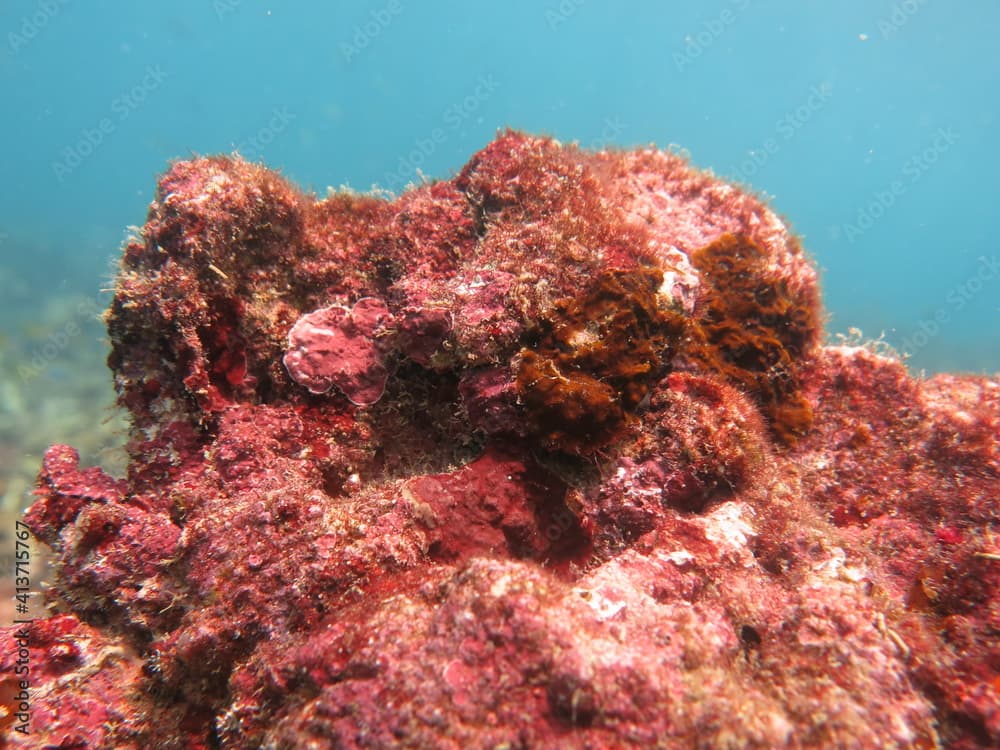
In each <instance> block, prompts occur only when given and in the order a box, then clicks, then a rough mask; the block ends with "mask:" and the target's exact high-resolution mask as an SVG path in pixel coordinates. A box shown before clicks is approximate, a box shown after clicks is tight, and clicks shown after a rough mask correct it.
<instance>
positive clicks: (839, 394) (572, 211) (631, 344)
mask: <svg viewBox="0 0 1000 750" xmlns="http://www.w3.org/2000/svg"><path fill="white" fill-rule="evenodd" d="M107 325H108V331H109V334H110V338H111V343H112V350H111V354H110V357H109V365H110V367H111V369H112V371H113V373H114V377H115V384H116V387H117V389H118V393H119V397H120V402H121V404H122V405H123V406H124V407H125V408H126V409H127V410H128V411H129V413H130V415H131V420H132V430H131V434H130V438H129V443H128V450H129V454H130V460H131V463H130V466H129V470H128V473H127V476H126V477H125V478H123V479H115V478H112V477H109V476H107V475H105V474H104V473H103V472H101V471H100V470H98V469H92V468H91V469H84V468H80V467H79V465H78V464H79V461H78V458H77V455H76V453H75V451H73V450H72V449H71V448H69V447H66V446H55V447H53V448H51V449H50V450H49V452H48V454H47V456H46V458H45V462H44V465H43V467H42V471H41V474H40V475H39V480H38V490H37V495H38V499H37V501H36V502H35V504H34V505H33V506H32V507H31V509H30V510H29V511H28V513H27V515H26V521H27V523H28V524H29V526H30V527H31V529H32V531H33V532H34V533H35V535H36V536H37V537H38V539H40V540H41V541H42V542H44V543H45V544H47V545H48V546H50V547H51V548H52V550H53V552H54V556H55V558H56V560H57V573H56V578H55V581H54V582H53V584H52V586H51V587H50V589H49V591H48V599H49V607H50V614H49V615H48V616H47V617H46V618H44V619H37V620H35V621H34V622H33V623H32V624H31V625H28V626H25V629H23V630H20V631H19V630H15V629H14V628H10V629H6V630H4V631H3V638H4V641H5V644H8V645H9V647H8V645H5V648H4V650H3V656H2V657H0V658H3V660H4V662H5V663H4V667H5V671H4V675H7V676H6V677H4V682H3V684H2V688H3V694H4V696H5V697H10V698H11V700H13V696H15V694H16V693H17V691H18V684H17V682H16V680H15V681H12V680H14V678H13V677H12V676H11V675H12V674H13V672H12V669H11V668H12V666H13V664H14V660H15V659H16V658H17V653H18V650H19V647H20V646H23V645H25V644H26V648H27V649H28V651H29V654H30V658H31V664H32V672H31V680H32V683H31V706H32V709H31V710H32V714H31V721H30V724H31V726H30V730H31V734H30V735H24V734H23V733H21V732H19V731H16V727H17V724H16V723H15V717H14V713H13V712H8V713H7V714H6V715H5V716H4V717H3V718H2V719H0V722H2V723H3V724H4V726H5V731H6V736H5V740H4V746H5V747H11V748H17V747H32V748H36V747H60V748H92V749H96V748H117V749H130V748H135V749H138V748H144V747H157V748H166V749H171V748H175V749H177V750H180V749H181V748H248V749H249V748H260V747H265V748H395V747H407V748H496V749H499V748H507V749H510V750H514V749H515V748H524V749H527V748H628V747H634V748H646V747H660V748H808V747H818V748H827V747H829V748H832V747H844V748H846V747H864V748H867V747H872V748H874V747H880V748H934V747H949V748H962V749H969V750H971V749H972V748H986V747H996V746H998V745H1000V529H998V523H1000V513H998V511H1000V439H998V436H1000V383H998V382H997V381H996V380H993V379H990V378H986V377H972V376H945V375H941V376H936V377H932V378H928V379H920V378H914V377H912V376H911V375H910V374H909V373H908V372H907V371H906V369H905V367H904V366H903V365H902V364H901V363H900V362H898V361H896V360H894V359H892V358H890V357H887V356H884V355H882V354H879V353H877V352H875V351H874V350H873V349H872V348H866V347H849V346H843V345H842V346H823V345H822V344H821V341H820V339H821V335H822V331H821V328H822V311H821V309H820V304H819V293H818V287H817V277H816V271H815V269H814V266H813V264H812V263H811V262H810V260H809V258H808V257H807V256H806V254H805V253H804V252H803V250H802V248H801V246H800V244H799V242H798V241H797V239H796V238H795V237H794V236H793V235H792V234H791V233H790V231H789V230H788V229H787V227H786V225H785V224H784V222H783V221H782V220H781V219H780V218H779V217H778V216H777V215H775V214H774V213H773V212H772V211H771V210H770V209H769V208H768V207H767V206H765V205H764V204H763V203H762V202H761V201H760V200H758V199H757V198H756V197H754V196H752V195H750V194H748V193H746V192H745V191H743V190H741V189H740V188H738V187H736V186H733V185H730V184H727V183H725V182H723V181H721V180H719V179H717V178H715V177H713V176H711V175H710V174H707V173H704V172H699V171H697V170H696V169H694V168H692V167H691V166H689V165H688V164H687V163H686V162H685V161H684V160H683V159H682V158H681V157H679V156H676V155H673V154H670V153H665V152H661V151H657V150H655V149H651V148H649V149H641V150H636V151H610V150H608V151H600V152H587V151H583V150H580V149H578V148H576V147H573V146H564V145H561V144H559V143H558V142H556V141H554V140H551V139H547V138H537V137H532V136H528V135H525V134H522V133H518V132H505V133H501V134H500V135H499V136H498V137H497V138H496V140H495V141H493V142H492V143H491V144H489V145H488V146H487V147H486V148H485V149H483V150H482V151H480V152H479V153H478V154H476V155H475V156H474V157H473V158H472V160H471V161H470V162H469V163H468V164H467V165H466V166H465V167H464V169H462V170H461V172H460V173H459V174H458V175H457V176H456V177H455V178H454V179H451V180H447V181H440V182H435V183H432V184H425V185H421V186H417V187H413V188H412V189H410V190H409V191H407V192H406V193H404V194H403V195H401V196H399V197H398V198H396V199H394V200H389V199H386V198H382V197H374V196H365V195H356V194H350V193H338V194H334V195H331V196H330V197H328V198H326V199H323V200H319V199H317V198H315V197H313V196H310V195H305V194H302V193H300V192H299V191H297V190H296V189H295V188H294V187H292V186H291V185H289V184H288V183H287V182H286V181H285V180H284V179H283V178H281V177H280V176H278V175H277V174H275V173H274V172H272V171H269V170H268V169H266V168H264V167H262V166H258V165H255V164H251V163H248V162H246V161H243V160H241V159H239V158H229V157H213V158H198V159H193V160H190V161H184V162H179V163H177V164H175V165H173V166H172V167H171V169H170V170H169V171H168V172H167V174H166V175H164V176H163V177H162V178H161V180H160V183H159V190H158V192H157V195H156V199H155V200H154V201H153V203H152V206H151V208H150V213H149V217H148V219H147V222H146V224H145V226H144V227H143V229H142V231H141V233H140V235H139V236H138V237H136V238H135V239H133V240H131V241H130V242H129V243H128V244H127V246H126V247H125V249H124V256H123V259H122V265H121V270H120V273H119V276H118V279H117V284H116V289H115V295H114V299H113V302H112V304H111V308H110V309H109V310H108V313H107Z"/></svg>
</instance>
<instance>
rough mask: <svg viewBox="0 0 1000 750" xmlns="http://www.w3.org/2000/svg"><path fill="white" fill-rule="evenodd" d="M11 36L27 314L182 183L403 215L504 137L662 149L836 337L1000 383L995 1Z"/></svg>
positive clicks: (531, 12) (48, 31)
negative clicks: (361, 198)
mask: <svg viewBox="0 0 1000 750" xmlns="http://www.w3.org/2000/svg"><path fill="white" fill-rule="evenodd" d="M328 6H336V7H328ZM0 30H2V37H0V92H2V106H3V117H2V118H0V141H2V143H3V148H2V149H0V176H2V179H0V250H2V260H0V265H3V266H6V267H7V269H8V271H10V272H11V273H16V274H20V275H21V276H22V277H23V278H26V279H28V280H29V283H30V284H33V285H36V288H37V296H38V297H43V296H44V295H49V294H57V293H59V292H58V290H59V289H60V287H59V286H58V284H57V283H53V282H59V283H62V284H63V285H65V284H67V283H71V284H76V285H78V286H81V287H83V288H88V287H90V288H93V289H95V290H96V289H97V288H99V286H100V285H101V284H102V283H104V280H105V279H106V277H107V274H108V266H109V262H110V260H109V259H113V258H114V257H115V255H116V254H117V251H118V248H119V246H120V243H121V241H122V239H123V237H124V236H125V232H126V227H128V226H129V225H136V224H141V223H142V221H143V219H144V216H145V210H146V206H147V205H148V203H149V201H150V199H151V198H152V194H153V188H154V184H155V176H156V175H157V174H158V173H159V172H161V171H162V170H163V169H164V168H165V166H166V164H167V163H168V161H169V160H171V159H176V158H183V157H186V156H188V155H191V154H195V153H198V154H204V153H212V152H229V151H232V150H233V149H237V148H238V149H239V150H241V151H242V152H243V153H244V154H245V155H246V156H248V157H250V158H253V159H258V160H264V161H266V162H267V163H268V164H270V165H272V166H274V167H277V168H280V169H281V170H282V171H283V172H284V173H285V174H287V175H288V176H290V177H291V178H292V179H293V180H295V181H297V182H299V183H300V184H302V185H304V186H306V187H308V188H311V189H314V190H316V191H319V192H323V191H325V190H326V188H327V187H328V186H335V187H336V186H340V185H350V186H352V187H354V188H356V189H362V190H367V189H369V188H370V187H372V186H373V185H379V186H382V187H386V188H389V189H393V190H398V189H399V188H400V187H402V186H403V185H404V184H405V183H406V182H407V181H409V180H413V179H417V170H418V169H419V170H420V171H421V172H422V173H424V174H425V175H427V176H429V177H435V176H440V177H446V176H448V175H451V174H453V173H454V172H455V171H456V170H458V169H459V168H460V167H461V166H462V164H463V163H464V162H465V160H466V159H467V158H468V157H469V156H470V155H471V154H472V153H473V152H474V151H475V150H476V149H478V148H480V147H481V146H483V145H484V144H485V143H486V142H487V141H489V140H490V138H491V137H492V136H493V135H494V133H495V132H496V130H497V129H498V128H501V127H505V126H512V127H517V128H522V129H526V130H529V131H533V132H540V133H548V134H552V135H555V136H556V137H558V138H560V139H562V140H566V141H570V140H577V141H579V142H580V143H581V144H584V145H594V146H599V145H604V144H612V145H620V146H628V145H635V144H647V143H651V142H655V143H656V144H658V145H661V146H668V145H670V144H676V145H678V146H679V147H681V148H683V149H685V150H686V151H687V152H689V153H690V155H691V158H692V160H693V161H694V162H695V163H696V164H698V165H699V166H703V167H710V168H712V169H713V170H715V171H716V172H717V173H720V174H723V175H728V176H732V177H734V178H737V179H740V180H742V181H743V182H745V183H747V184H749V185H751V186H752V187H753V189H755V190H757V191H759V192H761V193H764V194H767V195H770V196H773V203H774V206H775V207H776V209H777V210H778V211H779V212H780V213H781V214H783V215H784V216H786V217H787V218H788V219H789V220H790V222H791V223H792V225H793V226H794V228H795V229H796V231H797V232H799V233H800V234H802V235H803V236H804V240H805V244H806V247H807V248H808V250H809V251H810V252H811V253H812V254H813V256H814V257H815V258H816V260H817V262H818V264H819V265H820V267H821V268H822V271H823V284H824V290H825V299H826V305H827V309H828V313H829V324H828V327H829V329H830V330H831V331H841V332H844V331H847V330H848V329H849V328H851V327H859V328H861V329H862V330H863V331H864V333H865V335H866V336H869V337H877V336H879V335H880V334H882V333H883V332H884V335H885V339H886V340H887V341H888V342H889V343H891V344H895V345H896V346H897V347H898V348H901V349H905V350H908V351H909V353H910V354H912V359H911V363H912V366H913V367H914V368H915V369H920V368H926V369H928V370H930V371H935V370H943V369H965V370H973V371H982V370H987V371H995V370H998V369H1000V326H998V325H997V323H998V318H1000V265H998V264H1000V243H998V241H997V236H998V233H997V230H996V228H995V217H996V201H997V197H998V195H997V193H998V191H997V189H996V184H997V183H996V175H997V174H998V173H1000V150H998V149H997V147H996V143H997V136H998V135H1000V123H998V121H997V110H998V106H1000V55H998V54H997V53H996V52H995V49H996V37H997V32H998V30H1000V4H998V3H996V2H993V1H992V0H965V1H963V2H944V0H923V1H922V2H921V1H920V0H899V1H898V2H890V1H888V0H842V1H841V2H836V3H834V2H818V1H816V0H813V1H809V0H780V1H779V0H773V1H771V2H766V1H765V0H714V1H710V2H693V1H692V2H652V1H647V2H596V1H595V0H563V2H561V3H560V2H556V1H555V0H552V1H550V2H544V1H543V2H529V1H527V0H509V1H508V2H505V3H472V2H451V1H447V2H446V1H442V0H438V1H433V2H432V1H427V0H425V2H419V3H418V2H413V0H375V1H374V2H361V1H359V2H342V3H336V4H334V3H330V4H327V3H319V2H313V3H306V2H298V3H277V2H270V3H262V2H256V1H254V0H242V2H241V1H240V0H215V1H214V2H213V1H212V0H180V1H174V2H170V3H160V4H153V3H148V2H141V3H126V2H115V3H112V2H99V1H97V0H92V1H90V2H84V0H65V1H62V0H31V1H29V2H7V3H4V4H3V8H2V10H0ZM4 304H5V303H4V301H3V300H2V299H0V314H3V315H4V316H6V315H8V314H12V312H13V311H12V310H9V309H8V310H4V309H3V306H4Z"/></svg>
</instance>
